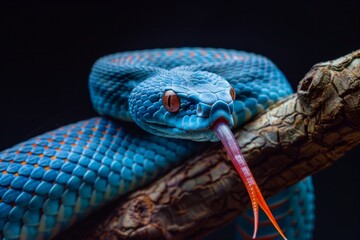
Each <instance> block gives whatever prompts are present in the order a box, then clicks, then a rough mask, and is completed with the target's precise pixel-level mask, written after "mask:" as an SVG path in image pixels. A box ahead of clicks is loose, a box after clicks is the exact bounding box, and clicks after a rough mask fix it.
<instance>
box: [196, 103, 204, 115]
mask: <svg viewBox="0 0 360 240" xmlns="http://www.w3.org/2000/svg"><path fill="white" fill-rule="evenodd" d="M196 113H197V115H198V116H199V117H201V116H202V115H203V109H202V107H201V106H200V104H198V105H197V109H196Z"/></svg>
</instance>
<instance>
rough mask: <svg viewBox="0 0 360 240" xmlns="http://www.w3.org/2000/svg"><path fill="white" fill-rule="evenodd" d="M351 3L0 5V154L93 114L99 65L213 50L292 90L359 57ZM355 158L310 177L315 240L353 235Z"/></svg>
mask: <svg viewBox="0 0 360 240" xmlns="http://www.w3.org/2000/svg"><path fill="white" fill-rule="evenodd" d="M358 2H359V1H339V2H331V1H309V0H306V1H296V2H295V1H287V2H286V1H284V2H274V1H263V2H260V1H241V0H238V1H236V4H231V3H229V2H226V1H220V0H219V1H203V2H201V1H197V2H196V4H195V3H194V1H181V2H180V1H167V2H165V3H159V2H155V1H131V2H127V1H117V2H115V1H114V2H108V1H107V2H102V3H86V2H85V1H84V2H78V3H66V2H58V3H56V4H54V3H52V4H50V3H46V2H42V3H18V2H14V1H13V2H11V3H10V1H8V2H7V3H6V2H4V1H3V2H1V3H0V33H1V35H0V41H1V42H0V58H1V64H0V66H1V68H0V150H2V149H4V148H6V147H10V146H11V145H13V144H16V143H18V142H20V141H24V140H26V139H28V138H29V137H32V136H35V135H38V134H40V133H42V132H45V131H47V130H50V129H54V128H57V127H59V126H61V125H64V124H66V123H70V122H74V121H77V120H81V119H84V118H88V117H91V116H95V115H96V113H95V112H94V111H93V110H92V108H91V104H90V100H89V94H88V89H87V77H88V74H89V71H90V68H91V65H92V63H93V62H94V61H95V60H96V59H97V58H98V57H100V56H102V55H105V54H109V53H113V52H117V51H124V50H136V49H146V48H157V47H162V48H164V47H180V46H203V47H221V48H233V49H239V50H245V51H250V52H256V53H261V54H263V55H265V56H267V57H269V58H270V59H272V60H273V61H274V62H275V63H276V64H277V65H278V66H279V68H280V69H281V70H282V71H283V72H284V74H285V75H286V76H287V77H288V79H289V81H290V82H291V84H292V86H293V87H294V88H296V86H297V83H298V81H299V80H301V78H302V77H303V76H304V74H305V73H306V72H307V71H308V70H309V68H310V67H311V66H312V65H313V64H315V63H317V62H320V61H325V60H330V59H333V58H337V57H340V56H342V55H345V54H347V53H349V52H351V51H354V50H356V49H358V48H359V47H360V11H359V9H360V8H359V3H358ZM359 153H360V149H359V148H357V149H355V150H353V151H351V152H349V153H348V154H347V155H346V156H345V157H344V158H343V159H341V160H340V161H338V162H337V163H336V164H335V165H334V166H333V167H331V168H329V169H327V170H325V171H322V172H321V173H318V174H317V175H315V177H314V181H315V187H316V192H317V197H316V204H317V210H316V211H317V217H316V231H315V239H356V237H358V236H359V235H360V230H359V229H360V224H359V223H360V221H359V219H360V218H359V217H360V208H359V206H358V203H359V198H358V196H359V184H358V183H357V182H359V163H358V159H357V158H358V156H359Z"/></svg>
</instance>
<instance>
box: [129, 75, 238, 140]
mask: <svg viewBox="0 0 360 240" xmlns="http://www.w3.org/2000/svg"><path fill="white" fill-rule="evenodd" d="M234 99H235V91H234V90H233V88H232V86H231V85H230V84H229V83H228V82H227V81H226V80H225V79H224V78H222V77H220V76H218V75H216V74H214V73H210V72H205V71H194V72H191V71H183V70H181V71H180V70H176V69H174V70H170V71H167V70H164V71H161V72H158V73H156V74H154V75H153V76H151V77H149V78H148V79H146V80H145V81H143V82H142V83H140V84H139V85H138V86H136V87H135V88H134V89H133V90H132V92H131V94H130V97H129V108H130V114H131V117H132V118H133V120H134V121H135V122H136V123H137V124H138V125H139V126H140V127H141V128H143V129H144V130H146V131H148V132H150V133H152V134H155V135H160V136H164V137H176V138H182V139H190V140H194V141H218V138H217V137H216V136H215V134H214V133H213V131H212V130H211V129H210V128H211V126H212V125H213V124H214V123H215V122H216V121H218V120H219V119H222V120H223V121H225V122H226V123H227V124H228V125H229V127H231V126H233V125H234V120H233V116H232V114H233V112H234V103H233V101H234Z"/></svg>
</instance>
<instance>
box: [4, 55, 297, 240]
mask: <svg viewBox="0 0 360 240" xmlns="http://www.w3.org/2000/svg"><path fill="white" fill-rule="evenodd" d="M225 79H226V80H225ZM230 85H231V86H232V87H234V89H235V91H236V96H237V97H236V99H235V100H234V101H232V100H231V98H230V99H228V97H226V96H225V95H224V94H222V92H223V91H227V92H228V91H229V89H230V87H231V86H230ZM169 88H171V89H173V90H174V91H176V92H177V93H178V95H179V96H180V98H181V102H182V104H183V105H182V107H181V109H180V111H179V113H177V114H175V115H174V114H169V113H168V112H166V111H165V110H164V107H163V105H162V103H161V96H162V95H163V93H164V91H165V90H167V89H169ZM90 92H91V97H92V101H93V104H94V107H95V109H96V110H97V111H98V112H99V113H100V114H102V115H106V116H111V117H114V118H118V119H120V120H123V121H131V120H134V121H135V122H136V123H137V124H138V125H139V126H140V127H142V128H143V129H145V130H147V131H148V132H150V133H153V134H156V135H160V136H155V135H152V134H150V133H147V132H144V131H142V130H140V129H138V128H137V127H136V125H134V124H133V123H124V122H120V123H117V122H114V121H113V120H110V119H107V118H95V119H89V120H86V121H82V122H79V123H75V124H72V125H69V126H66V127H63V128H60V129H58V130H55V131H53V132H49V133H46V134H43V135H41V136H39V137H37V138H34V139H30V140H28V141H26V142H24V143H22V144H19V145H16V146H14V147H12V148H10V149H8V150H5V151H3V152H2V153H0V161H1V162H0V170H1V171H2V176H1V178H0V197H1V203H0V219H1V220H0V227H1V229H2V232H1V234H2V235H1V236H2V237H3V238H4V239H19V238H20V239H33V238H49V237H51V236H54V235H55V234H56V233H57V232H59V231H61V230H62V229H64V228H66V227H67V226H69V225H70V224H71V223H73V222H74V221H75V220H77V219H79V218H81V217H82V216H84V215H85V214H86V213H88V212H90V211H91V210H92V209H95V208H97V207H98V206H100V205H102V204H104V203H106V202H107V201H110V200H112V199H114V198H116V197H118V196H121V195H124V194H127V193H128V192H130V191H132V190H135V189H137V188H139V187H140V186H142V185H143V184H145V183H148V182H150V181H152V180H154V179H155V178H156V177H157V176H159V174H160V173H161V172H164V171H166V170H168V169H169V168H171V167H172V166H174V165H175V164H179V163H181V162H182V161H183V160H185V159H186V158H188V157H189V156H190V155H193V154H196V152H197V150H198V149H200V148H202V147H204V144H201V143H194V142H191V141H187V140H180V139H172V138H165V137H176V138H183V139H190V140H194V141H217V140H218V139H217V137H216V136H215V135H214V134H213V132H212V131H211V130H209V128H210V126H211V125H212V124H214V122H215V121H217V120H218V119H219V117H224V118H225V119H226V120H227V121H228V122H229V124H230V126H233V127H237V126H240V125H242V124H243V123H244V122H245V121H247V120H248V119H250V118H251V117H252V116H254V115H255V114H257V113H258V112H260V111H262V110H263V109H265V108H267V107H268V106H270V105H271V104H272V103H274V102H276V101H277V100H279V99H280V98H282V97H284V96H286V95H288V94H290V93H291V92H292V91H291V88H290V86H289V84H288V83H287V81H286V79H285V77H284V76H283V75H282V73H281V72H280V71H279V70H278V69H277V68H276V66H275V65H274V64H272V63H271V62H270V61H269V60H267V59H266V58H263V57H261V56H258V55H254V54H249V53H245V52H238V51H229V50H215V49H189V48H186V49H167V50H146V51H138V52H126V53H120V54H114V55H110V56H107V57H104V58H102V59H100V60H99V61H98V62H97V63H96V64H95V65H94V67H93V69H92V73H91V75H90ZM129 98H130V99H129ZM199 106H200V107H199ZM199 109H201V114H200V113H199ZM150 123H151V124H150ZM154 123H155V125H153V124H154ZM164 124H166V127H164V126H163V125H164ZM154 126H155V127H154ZM169 127H171V128H169ZM174 129H175V130H174ZM175 135H176V136H175Z"/></svg>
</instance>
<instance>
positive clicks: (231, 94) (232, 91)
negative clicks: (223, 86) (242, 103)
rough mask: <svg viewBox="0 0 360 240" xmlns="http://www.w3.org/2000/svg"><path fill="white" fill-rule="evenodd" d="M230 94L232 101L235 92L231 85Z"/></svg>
mask: <svg viewBox="0 0 360 240" xmlns="http://www.w3.org/2000/svg"><path fill="white" fill-rule="evenodd" d="M230 96H231V98H232V100H233V101H234V100H235V98H236V92H235V89H234V88H233V87H231V89H230Z"/></svg>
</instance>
